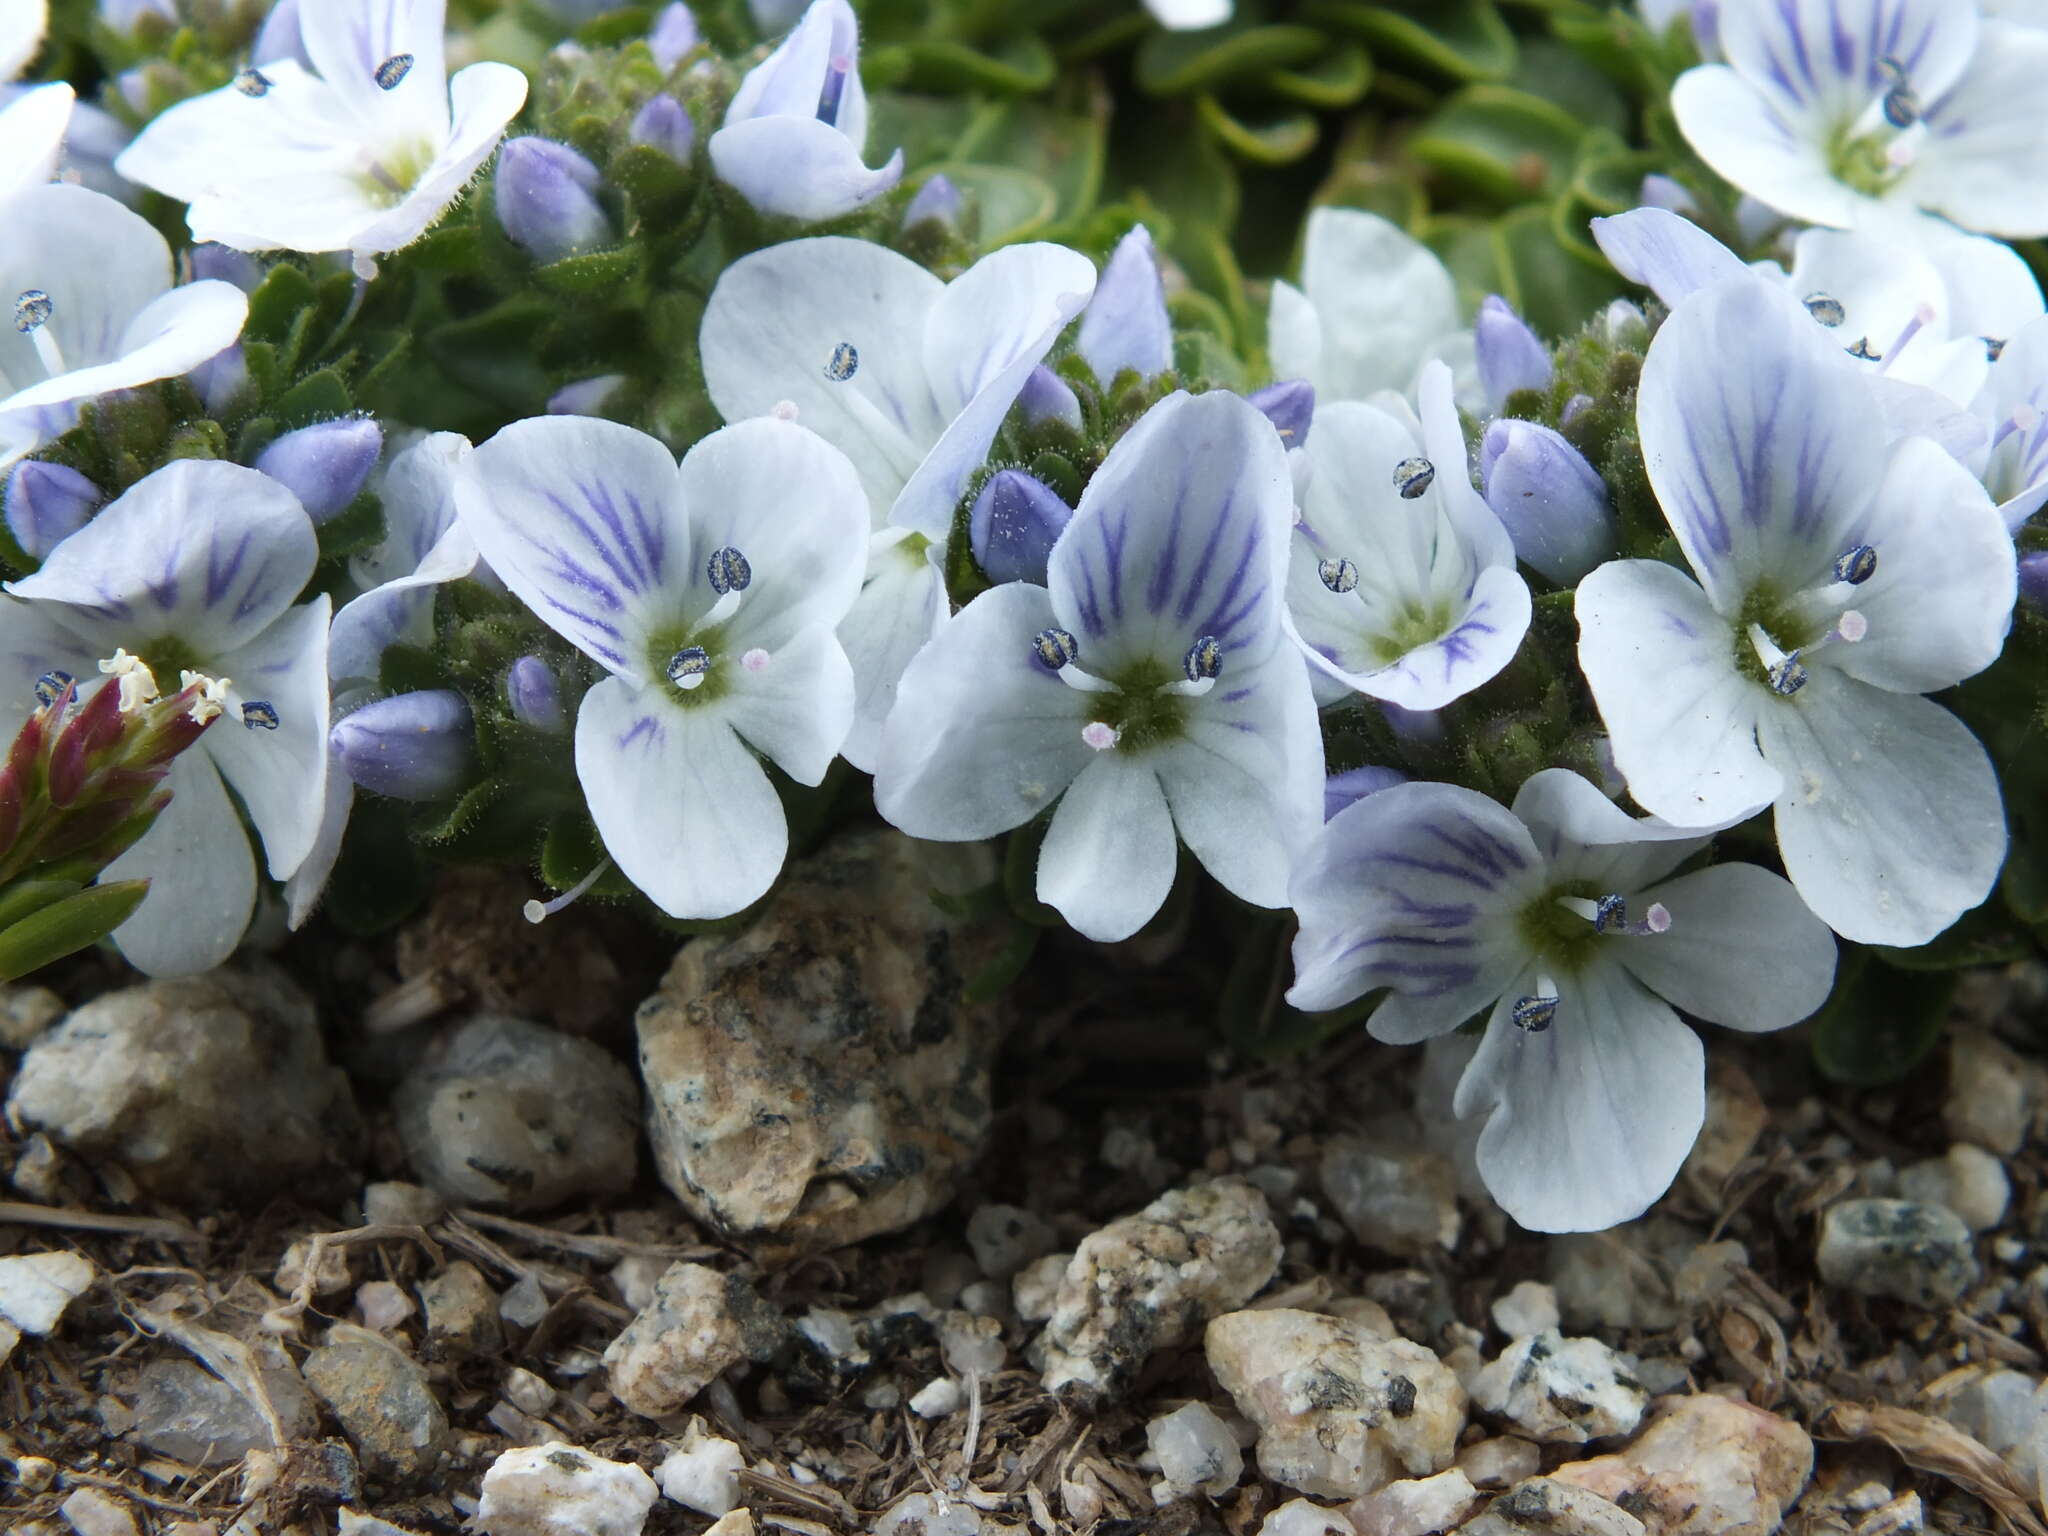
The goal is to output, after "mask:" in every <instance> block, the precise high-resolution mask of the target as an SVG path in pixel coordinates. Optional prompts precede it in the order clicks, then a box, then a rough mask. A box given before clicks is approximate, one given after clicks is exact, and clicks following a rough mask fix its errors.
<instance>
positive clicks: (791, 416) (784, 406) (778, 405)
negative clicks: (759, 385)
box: [768, 400, 796, 421]
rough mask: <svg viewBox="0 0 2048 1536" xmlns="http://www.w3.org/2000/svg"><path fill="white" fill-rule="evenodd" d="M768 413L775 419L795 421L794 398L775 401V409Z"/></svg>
mask: <svg viewBox="0 0 2048 1536" xmlns="http://www.w3.org/2000/svg"><path fill="white" fill-rule="evenodd" d="M768 414H769V415H770V416H773V417H774V418H775V419H776V420H777V421H795V420H796V402H795V401H794V400H778V401H776V402H775V409H774V410H772V411H770V412H769V413H768Z"/></svg>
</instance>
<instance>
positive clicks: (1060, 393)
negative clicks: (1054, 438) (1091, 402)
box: [1017, 363, 1081, 432]
mask: <svg viewBox="0 0 2048 1536" xmlns="http://www.w3.org/2000/svg"><path fill="white" fill-rule="evenodd" d="M1017 404H1018V405H1019V406H1021V407H1022V408H1023V411H1024V419H1025V420H1026V421H1031V422H1040V421H1046V420H1048V419H1056V420H1059V421H1064V422H1065V423H1066V424H1067V425H1068V426H1070V427H1072V428H1073V429H1074V430H1075V431H1077V432H1078V431H1079V430H1080V429H1081V401H1080V398H1079V397H1078V396H1077V395H1075V393H1074V392H1073V390H1071V389H1069V388H1068V387H1067V381H1066V380H1065V379H1063V378H1061V377H1060V376H1059V375H1058V374H1056V373H1054V372H1053V371H1052V370H1051V369H1050V368H1048V367H1046V366H1045V364H1043V363H1040V364H1039V365H1038V366H1037V367H1036V368H1033V369H1032V370H1031V372H1030V373H1028V374H1026V375H1025V377H1024V387H1023V388H1022V389H1020V390H1018V391H1017Z"/></svg>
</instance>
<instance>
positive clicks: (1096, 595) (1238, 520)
mask: <svg viewBox="0 0 2048 1536" xmlns="http://www.w3.org/2000/svg"><path fill="white" fill-rule="evenodd" d="M1293 512H1294V488H1293V482H1292V480H1291V479H1290V477H1289V475H1288V470H1287V451H1286V449H1284V448H1283V447H1281V445H1280V438H1279V435H1278V434H1277V433H1275V432H1274V431H1273V425H1272V423H1271V422H1269V421H1267V420H1266V418H1265V417H1264V416H1263V415H1261V414H1260V413H1259V412H1258V410H1257V409H1255V408H1254V407H1253V406H1251V405H1249V404H1247V403H1246V402H1245V401H1243V400H1241V399H1240V398H1238V397H1237V396H1236V395H1232V394H1226V393H1224V392H1222V391H1216V392H1214V393H1211V394H1206V395H1188V394H1175V395H1171V396H1168V397H1167V398H1166V399H1165V400H1162V401H1160V402H1159V404H1157V405H1155V406H1153V407H1152V409H1151V410H1149V411H1147V412H1146V413H1145V415H1144V416H1143V418H1141V419H1140V420H1139V422H1138V423H1137V425H1136V426H1134V427H1132V428H1131V430H1130V431H1129V432H1128V433H1126V434H1125V435H1124V436H1123V438H1121V439H1120V440H1119V441H1118V442H1117V444H1116V446H1115V447H1114V448H1112V449H1111V450H1110V451H1109V456H1108V457H1107V458H1106V459H1104V460H1103V462H1102V467H1101V468H1099V469H1098V470H1096V472H1095V475H1094V477H1093V478H1092V479H1091V480H1090V481H1089V482H1088V488H1087V490H1086V491H1085V492H1083V493H1082V496H1081V504H1080V506H1079V507H1078V508H1076V509H1075V512H1074V520H1073V521H1072V522H1071V523H1069V524H1068V525H1067V531H1066V532H1065V533H1063V534H1061V535H1060V539H1059V542H1058V543H1057V544H1055V545H1054V546H1053V552H1052V560H1051V563H1050V580H1051V589H1052V601H1053V607H1054V609H1055V611H1056V612H1057V613H1058V614H1059V617H1060V623H1061V626H1062V627H1063V628H1065V629H1068V630H1070V631H1072V632H1073V633H1074V634H1075V635H1076V636H1078V637H1079V639H1080V642H1081V651H1082V655H1083V656H1084V657H1087V658H1089V659H1088V660H1087V661H1086V662H1085V663H1084V665H1085V666H1086V667H1087V668H1088V670H1090V671H1092V672H1097V673H1098V675H1101V676H1106V677H1109V678H1111V679H1112V680H1113V679H1114V678H1115V677H1116V675H1117V674H1118V673H1119V672H1121V671H1123V670H1125V669H1127V668H1129V667H1131V666H1133V665H1135V664H1138V663H1140V662H1149V663H1151V664H1152V665H1154V666H1157V667H1163V668H1166V669H1169V670H1168V675H1169V676H1172V675H1176V674H1177V673H1178V671H1179V669H1180V666H1181V663H1182V659H1183V658H1184V657H1185V656H1186V654H1187V650H1188V647H1189V646H1190V645H1191V644H1192V643H1193V642H1194V641H1196V640H1198V639H1202V638H1204V637H1210V638H1213V639H1214V640H1215V641H1216V643H1217V644H1218V645H1219V646H1220V647H1221V648H1222V652H1223V665H1224V667H1225V669H1226V671H1228V670H1229V669H1230V668H1232V667H1234V666H1248V665H1252V664H1256V663H1257V662H1259V661H1262V660H1264V659H1265V657H1266V655H1267V653H1268V652H1269V651H1270V650H1271V649H1272V648H1273V646H1275V645H1276V644H1279V643H1280V640H1281V622H1280V621H1281V604H1282V596H1283V591H1284V583H1285V581H1286V575H1287V565H1286V562H1287V533H1288V529H1289V528H1290V527H1291V525H1292V522H1293Z"/></svg>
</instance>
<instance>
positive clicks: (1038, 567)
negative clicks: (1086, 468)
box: [967, 469, 1074, 585]
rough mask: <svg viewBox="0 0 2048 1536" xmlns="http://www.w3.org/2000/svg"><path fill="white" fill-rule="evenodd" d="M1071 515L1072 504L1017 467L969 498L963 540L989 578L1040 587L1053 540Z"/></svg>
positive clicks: (1000, 472)
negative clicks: (1036, 584) (1021, 582)
mask: <svg viewBox="0 0 2048 1536" xmlns="http://www.w3.org/2000/svg"><path fill="white" fill-rule="evenodd" d="M1073 516H1074V511H1073V508H1071V507H1069V506H1068V505H1067V504H1066V503H1065V502H1064V501H1061V500H1060V498H1059V496H1058V495H1057V494H1056V493H1055V492H1054V491H1053V490H1052V488H1051V487H1050V486H1048V485H1047V484H1046V483H1045V482H1044V481H1043V480H1040V479H1038V478H1037V477H1036V476H1033V475H1027V474H1025V473H1024V471H1023V470H1021V469H1000V470H997V471H996V472H995V474H993V475H991V476H990V477H989V481H988V484H986V485H984V486H983V487H982V488H981V494H980V495H979V496H976V497H975V498H974V506H973V508H972V509H971V510H970V511H969V512H968V514H967V537H968V542H969V543H970V544H971V545H972V546H973V548H974V558H975V559H976V560H977V561H979V562H980V563H981V568H982V570H983V571H985V572H987V573H988V579H989V580H990V581H993V582H998V583H1000V582H1006V581H1032V582H1037V583H1039V584H1041V585H1043V584H1044V581H1045V562H1046V560H1047V558H1048V557H1049V556H1050V555H1051V554H1052V546H1053V541H1054V540H1055V539H1057V538H1058V537H1059V536H1060V534H1061V532H1062V531H1063V530H1064V529H1065V528H1066V526H1067V524H1068V523H1069V522H1070V521H1071V520H1072V519H1073Z"/></svg>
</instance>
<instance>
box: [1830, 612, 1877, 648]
mask: <svg viewBox="0 0 2048 1536" xmlns="http://www.w3.org/2000/svg"><path fill="white" fill-rule="evenodd" d="M1869 633H1870V620H1868V619H1866V618H1865V617H1864V616H1863V615H1862V614H1860V613H1858V612H1857V611H1856V610H1855V609H1854V608H1850V609H1848V610H1846V611H1845V612H1844V613H1843V614H1842V616H1841V617H1840V618H1839V619H1837V620H1835V627H1834V630H1833V631H1832V634H1833V635H1835V636H1838V637H1840V638H1841V639H1843V640H1847V641H1849V642H1850V643H1851V644H1854V643H1855V642H1856V641H1858V640H1861V639H1862V638H1863V637H1864V636H1865V635H1867V634H1869Z"/></svg>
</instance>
